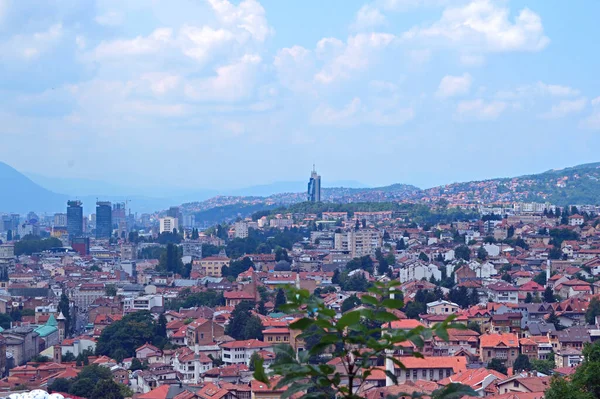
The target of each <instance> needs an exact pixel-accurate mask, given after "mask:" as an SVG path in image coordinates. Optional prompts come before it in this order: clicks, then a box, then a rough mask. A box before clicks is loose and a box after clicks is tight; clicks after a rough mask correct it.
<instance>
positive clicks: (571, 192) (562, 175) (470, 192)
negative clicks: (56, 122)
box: [0, 162, 600, 214]
mask: <svg viewBox="0 0 600 399" xmlns="http://www.w3.org/2000/svg"><path fill="white" fill-rule="evenodd" d="M332 183H333V182H332ZM346 183H348V182H346ZM350 184H355V185H361V184H360V183H357V182H349V185H350ZM304 186H305V183H304V182H280V183H272V184H265V185H259V186H254V187H248V188H246V189H240V190H230V191H229V192H228V193H226V194H225V195H227V196H228V197H226V199H224V200H219V199H215V198H214V195H216V193H217V191H216V190H201V189H199V190H197V191H195V192H189V193H187V194H182V195H174V196H170V197H167V198H152V197H144V196H107V195H101V194H102V193H98V195H97V197H100V198H103V199H107V200H111V201H116V200H119V201H122V200H125V198H128V199H133V203H132V207H133V208H134V209H135V210H136V211H144V212H152V211H157V210H160V209H166V207H168V206H170V205H177V204H182V203H185V204H186V207H188V208H191V209H190V210H191V211H192V212H198V211H203V210H207V209H211V208H215V207H219V206H226V205H227V206H229V205H233V204H237V203H243V204H245V206H246V207H248V205H250V204H252V205H253V207H254V205H256V204H260V203H261V202H264V203H265V204H266V203H270V204H273V203H277V204H291V203H297V202H302V201H304V200H305V193H304ZM482 187H484V188H482ZM0 189H1V194H0V212H15V213H21V214H24V213H27V212H29V211H36V212H48V213H52V212H64V211H65V209H66V201H67V199H69V198H70V197H69V195H67V194H59V193H56V192H53V191H51V190H48V189H47V188H44V187H42V186H40V185H38V184H36V183H34V182H33V181H32V180H31V179H29V178H28V177H26V176H25V175H24V174H22V173H20V172H19V171H17V170H15V169H14V168H12V167H11V166H9V165H7V164H5V163H3V162H0ZM224 191H225V192H226V191H227V190H224ZM69 194H70V193H69ZM452 194H464V195H463V197H466V198H471V199H472V200H473V201H474V202H479V203H481V202H490V203H491V202H497V201H501V202H511V201H541V202H546V201H547V202H551V203H554V204H557V205H576V204H577V205H580V204H594V205H600V162H594V163H588V164H582V165H577V166H572V167H567V168H563V169H551V170H548V171H546V172H542V173H538V174H530V175H523V176H518V177H505V178H495V179H488V180H481V181H471V182H463V183H452V184H447V185H443V186H438V187H432V188H428V189H420V188H418V187H415V186H412V185H407V184H392V185H389V186H383V187H371V188H366V187H360V188H348V187H324V188H323V194H322V195H323V198H324V199H325V200H326V201H333V202H356V201H363V202H369V201H371V202H384V201H397V200H411V201H420V200H425V201H431V200H435V199H436V198H440V197H443V196H448V195H452ZM211 197H212V198H211ZM95 198H96V196H94V197H92V196H84V197H80V199H82V200H83V201H84V209H85V213H86V214H88V213H92V212H93V206H94V205H93V204H94V203H95ZM249 198H252V200H248V199H249ZM200 201H202V202H200ZM188 205H189V206H188Z"/></svg>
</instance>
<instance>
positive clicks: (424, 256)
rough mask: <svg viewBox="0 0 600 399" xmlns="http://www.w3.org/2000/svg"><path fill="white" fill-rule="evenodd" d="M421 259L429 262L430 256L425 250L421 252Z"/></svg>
mask: <svg viewBox="0 0 600 399" xmlns="http://www.w3.org/2000/svg"><path fill="white" fill-rule="evenodd" d="M419 260H422V261H423V262H429V256H427V255H426V254H425V252H421V253H420V254H419Z"/></svg>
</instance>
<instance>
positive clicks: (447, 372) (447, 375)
mask: <svg viewBox="0 0 600 399" xmlns="http://www.w3.org/2000/svg"><path fill="white" fill-rule="evenodd" d="M440 373H441V371H440ZM450 373H451V370H450V369H446V378H447V377H450Z"/></svg>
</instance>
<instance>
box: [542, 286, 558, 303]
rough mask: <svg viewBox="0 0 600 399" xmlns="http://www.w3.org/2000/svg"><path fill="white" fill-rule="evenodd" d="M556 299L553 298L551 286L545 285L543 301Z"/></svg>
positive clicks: (550, 301) (551, 301)
mask: <svg viewBox="0 0 600 399" xmlns="http://www.w3.org/2000/svg"><path fill="white" fill-rule="evenodd" d="M555 301H556V300H555V299H554V291H552V288H550V287H546V289H545V290H544V302H546V303H554V302H555Z"/></svg>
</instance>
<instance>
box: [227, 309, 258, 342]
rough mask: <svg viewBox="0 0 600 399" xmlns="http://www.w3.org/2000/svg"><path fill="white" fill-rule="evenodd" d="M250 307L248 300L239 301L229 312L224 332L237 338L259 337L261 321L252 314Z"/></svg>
mask: <svg viewBox="0 0 600 399" xmlns="http://www.w3.org/2000/svg"><path fill="white" fill-rule="evenodd" d="M252 308H253V306H252V304H251V303H250V302H248V301H242V302H240V303H239V304H238V305H237V306H236V307H235V309H234V310H233V312H232V313H231V318H230V319H229V323H228V324H227V327H226V328H225V334H227V335H229V336H230V337H232V338H234V339H237V340H245V339H253V338H256V339H261V337H262V323H261V321H260V319H259V318H258V317H257V316H253V315H252V313H251V312H250V311H251V310H252Z"/></svg>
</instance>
